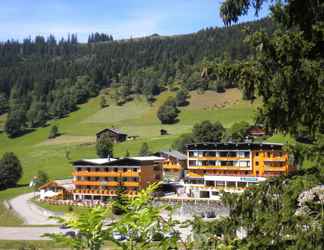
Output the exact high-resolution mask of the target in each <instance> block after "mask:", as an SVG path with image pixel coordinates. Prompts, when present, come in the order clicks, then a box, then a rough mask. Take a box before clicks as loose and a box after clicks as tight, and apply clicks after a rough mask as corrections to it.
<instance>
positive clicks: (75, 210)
mask: <svg viewBox="0 0 324 250" xmlns="http://www.w3.org/2000/svg"><path fill="white" fill-rule="evenodd" d="M32 201H33V202H34V203H35V204H36V205H38V206H40V207H42V208H45V209H47V210H50V211H53V212H64V213H71V212H73V213H76V214H80V213H83V212H87V211H88V210H89V208H86V207H77V206H64V205H51V204H48V203H46V202H41V201H38V200H36V199H33V200H32ZM70 208H72V210H70Z"/></svg>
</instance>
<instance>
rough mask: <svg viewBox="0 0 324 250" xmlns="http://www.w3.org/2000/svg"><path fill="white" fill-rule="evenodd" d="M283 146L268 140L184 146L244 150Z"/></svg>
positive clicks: (277, 148)
mask: <svg viewBox="0 0 324 250" xmlns="http://www.w3.org/2000/svg"><path fill="white" fill-rule="evenodd" d="M282 147H283V144H281V143H268V142H262V143H249V142H242V143H233V142H228V143H220V142H206V143H193V144H187V145H186V148H187V149H188V150H195V149H225V150H227V149H229V150H230V149H238V150H244V149H276V150H281V149H282Z"/></svg>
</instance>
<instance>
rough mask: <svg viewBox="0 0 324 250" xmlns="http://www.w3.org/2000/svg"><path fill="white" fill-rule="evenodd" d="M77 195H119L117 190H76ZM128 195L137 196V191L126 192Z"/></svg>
mask: <svg viewBox="0 0 324 250" xmlns="http://www.w3.org/2000/svg"><path fill="white" fill-rule="evenodd" d="M73 193H75V194H86V195H87V194H88V195H105V196H115V195H116V194H117V193H116V191H115V190H100V189H98V190H93V189H75V190H74V191H73ZM125 194H126V195H130V196H135V195H137V191H134V190H127V191H125Z"/></svg>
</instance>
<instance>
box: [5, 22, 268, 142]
mask: <svg viewBox="0 0 324 250" xmlns="http://www.w3.org/2000/svg"><path fill="white" fill-rule="evenodd" d="M260 28H261V29H263V30H265V31H266V32H272V30H273V25H272V23H271V21H270V20H269V19H262V20H260V21H255V22H249V23H244V24H239V25H235V26H232V27H224V28H207V29H203V30H201V31H198V32H197V33H193V34H188V35H179V36H171V37H164V36H159V35H157V34H154V35H152V36H149V37H144V38H137V39H128V40H117V41H115V40H114V39H113V37H112V36H111V35H108V34H99V33H93V34H90V35H89V38H88V42H87V43H79V42H78V39H77V35H76V34H72V35H69V36H68V38H67V39H63V38H62V39H60V40H57V38H55V37H54V36H49V37H47V38H45V37H42V36H37V37H35V38H34V39H31V38H27V39H24V40H23V41H22V42H19V41H15V40H8V41H7V42H3V43H0V114H2V113H6V112H8V119H7V122H6V126H5V131H6V133H7V134H8V135H9V136H11V137H14V136H19V135H21V134H22V133H23V132H24V131H26V130H28V129H30V128H35V127H39V126H43V125H45V124H46V122H47V121H48V120H49V119H53V118H61V117H64V116H66V115H67V114H68V113H70V112H72V111H74V110H75V109H76V108H77V105H78V104H81V103H84V102H86V101H87V99H88V98H89V97H92V96H96V95H98V93H99V91H100V89H102V88H105V87H113V91H112V92H113V93H114V96H115V99H116V102H117V103H118V104H120V105H122V104H123V103H124V102H126V101H127V100H128V99H129V97H130V96H131V95H132V94H142V95H144V96H145V97H146V98H147V100H148V101H153V100H154V96H155V95H158V94H159V93H160V92H161V91H163V90H164V89H167V88H169V89H170V88H171V89H172V86H173V85H174V84H177V85H181V86H182V87H183V88H184V89H186V90H194V89H199V88H201V89H213V90H215V91H219V92H221V91H225V88H227V87H233V86H235V83H233V82H231V81H222V80H221V79H218V78H217V76H216V77H213V78H210V77H209V76H208V72H207V73H206V72H205V74H202V69H203V66H204V65H206V64H207V65H208V63H209V62H211V61H215V60H216V61H224V60H225V61H226V60H227V61H229V62H230V61H234V60H242V59H244V58H247V57H248V56H249V55H250V54H251V51H252V50H251V49H250V47H249V46H248V45H247V44H245V43H244V41H243V40H244V37H245V35H246V33H247V32H253V31H255V30H258V29H260Z"/></svg>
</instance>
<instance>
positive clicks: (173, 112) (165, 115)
mask: <svg viewBox="0 0 324 250" xmlns="http://www.w3.org/2000/svg"><path fill="white" fill-rule="evenodd" d="M178 112H179V111H178V109H177V107H176V103H175V100H174V99H173V98H169V99H167V100H166V101H165V102H164V103H163V104H162V105H161V106H160V108H159V110H158V113H157V117H158V118H159V120H160V121H161V123H162V124H172V123H175V122H176V118H177V116H178Z"/></svg>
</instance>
